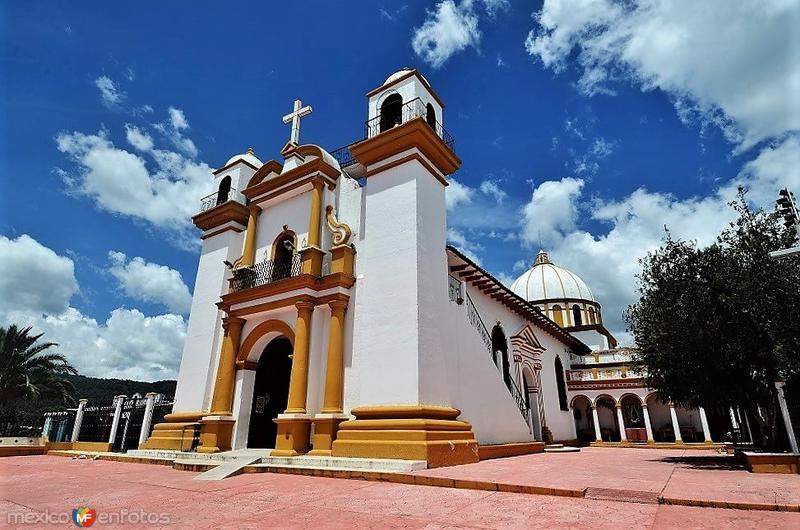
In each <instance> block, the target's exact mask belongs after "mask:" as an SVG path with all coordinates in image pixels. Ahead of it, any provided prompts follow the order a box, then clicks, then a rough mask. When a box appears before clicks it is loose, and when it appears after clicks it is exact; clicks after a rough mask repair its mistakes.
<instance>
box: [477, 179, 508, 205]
mask: <svg viewBox="0 0 800 530" xmlns="http://www.w3.org/2000/svg"><path fill="white" fill-rule="evenodd" d="M480 190H481V193H484V194H486V195H489V196H490V197H492V198H494V200H495V202H497V204H502V203H503V201H504V200H505V199H506V198H507V197H508V193H506V192H505V191H504V190H503V189H501V188H500V186H499V185H498V184H497V181H496V180H488V179H487V180H484V181H483V182H481V185H480Z"/></svg>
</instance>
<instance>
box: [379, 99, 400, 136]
mask: <svg viewBox="0 0 800 530" xmlns="http://www.w3.org/2000/svg"><path fill="white" fill-rule="evenodd" d="M402 122H403V98H402V97H401V96H400V94H392V95H391V96H389V97H387V98H386V99H385V100H383V103H381V118H380V132H383V131H388V130H389V129H391V128H392V127H394V126H395V125H400V124H401V123H402Z"/></svg>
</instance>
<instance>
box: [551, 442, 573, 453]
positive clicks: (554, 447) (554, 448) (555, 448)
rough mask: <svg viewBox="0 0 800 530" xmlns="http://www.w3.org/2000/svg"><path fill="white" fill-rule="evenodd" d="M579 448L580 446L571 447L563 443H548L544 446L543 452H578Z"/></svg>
mask: <svg viewBox="0 0 800 530" xmlns="http://www.w3.org/2000/svg"><path fill="white" fill-rule="evenodd" d="M580 450H581V448H580V447H572V446H569V445H564V444H550V445H546V446H544V452H545V453H578V452H580Z"/></svg>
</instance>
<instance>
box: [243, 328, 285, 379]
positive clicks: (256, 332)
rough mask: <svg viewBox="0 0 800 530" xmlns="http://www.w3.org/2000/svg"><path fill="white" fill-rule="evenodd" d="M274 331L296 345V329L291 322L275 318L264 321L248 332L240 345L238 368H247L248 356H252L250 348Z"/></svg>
mask: <svg viewBox="0 0 800 530" xmlns="http://www.w3.org/2000/svg"><path fill="white" fill-rule="evenodd" d="M273 331H275V332H278V333H280V334H281V335H283V336H284V337H286V338H287V339H289V342H291V343H292V344H293V345H294V330H293V329H292V327H291V326H290V325H289V324H287V323H286V322H284V321H283V320H275V319H272V320H267V321H266V322H262V323H261V324H259V325H257V326H256V327H254V328H253V330H252V331H251V332H250V333H248V334H247V338H245V339H244V342H242V345H241V346H240V347H239V354H238V355H237V356H236V366H237V368H246V363H247V362H248V361H247V358H248V357H249V356H250V350H252V349H253V346H254V345H255V343H256V342H258V339H260V338H261V337H263V336H264V335H266V334H267V333H272V332H273Z"/></svg>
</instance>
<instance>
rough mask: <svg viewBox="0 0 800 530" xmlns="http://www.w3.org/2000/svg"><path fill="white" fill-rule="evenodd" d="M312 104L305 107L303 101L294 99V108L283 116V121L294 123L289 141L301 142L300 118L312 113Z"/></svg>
mask: <svg viewBox="0 0 800 530" xmlns="http://www.w3.org/2000/svg"><path fill="white" fill-rule="evenodd" d="M311 111H312V109H311V105H307V106H305V107H303V102H302V101H300V100H299V99H296V100H294V110H293V111H292V112H290V113H289V114H287V115H286V116H284V117H283V123H290V122H291V124H292V136H291V138H289V141H290V142H292V143H295V144H299V143H300V118H303V117H304V116H308V115H309V114H311Z"/></svg>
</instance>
